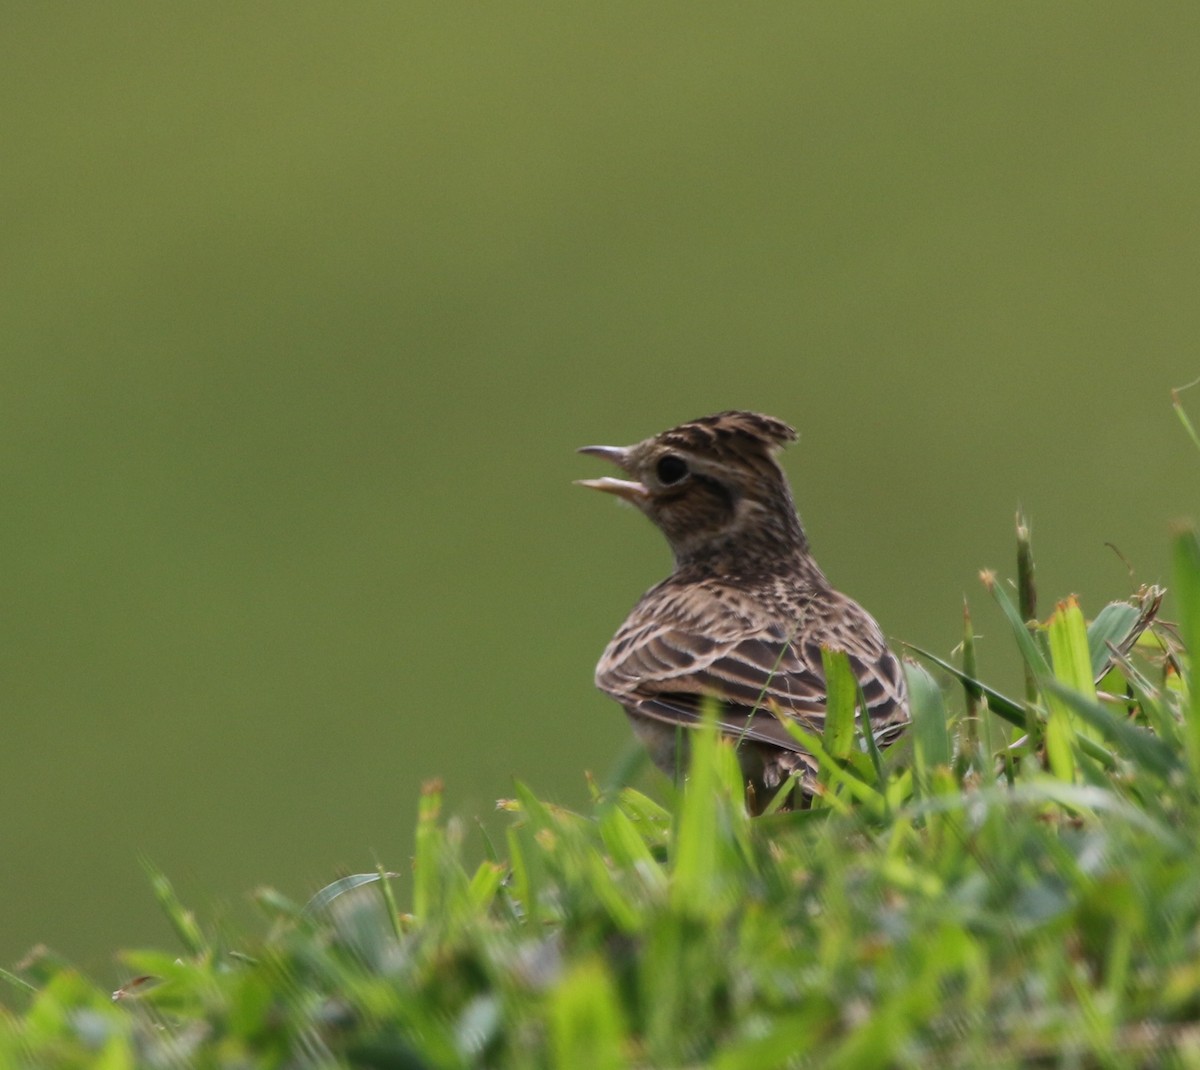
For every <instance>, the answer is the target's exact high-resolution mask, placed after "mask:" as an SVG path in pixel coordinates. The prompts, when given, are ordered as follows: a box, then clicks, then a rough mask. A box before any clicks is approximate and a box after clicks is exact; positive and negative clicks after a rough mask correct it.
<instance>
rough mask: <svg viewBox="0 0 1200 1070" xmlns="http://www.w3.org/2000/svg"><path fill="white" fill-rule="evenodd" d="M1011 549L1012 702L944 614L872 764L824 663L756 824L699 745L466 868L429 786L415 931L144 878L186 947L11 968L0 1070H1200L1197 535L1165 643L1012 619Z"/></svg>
mask: <svg viewBox="0 0 1200 1070" xmlns="http://www.w3.org/2000/svg"><path fill="white" fill-rule="evenodd" d="M1025 540H1026V546H1025V549H1023V550H1022V551H1021V559H1022V560H1023V561H1024V562H1025V563H1024V564H1023V565H1022V566H1021V570H1022V574H1021V576H1020V577H1019V582H1018V584H1017V587H1016V589H1017V591H1019V592H1020V594H1019V597H1018V600H1017V601H1016V602H1014V599H1013V598H1012V597H1011V596H1010V594H1009V589H1008V587H1007V586H1006V585H1005V584H1003V583H1001V582H998V581H996V580H995V579H994V578H992V577H990V576H985V577H984V579H985V586H986V588H987V590H988V592H989V593H990V597H992V598H993V599H994V600H995V601H996V603H997V604H998V606H999V607H1000V611H1001V613H1002V614H1003V616H1004V618H1005V619H1006V620H1007V621H1008V624H1009V632H1010V634H1011V638H1012V641H1013V643H1014V645H1015V646H1016V648H1017V649H1018V651H1019V652H1020V655H1021V658H1022V660H1023V663H1024V665H1025V666H1026V668H1027V688H1028V689H1027V693H1026V694H1023V695H1021V696H1020V697H1009V696H1006V695H1003V694H1000V693H999V692H998V691H996V690H995V689H994V688H991V687H989V686H987V684H986V683H985V682H983V681H981V680H979V679H978V678H977V673H976V669H975V665H974V638H973V632H972V629H971V622H970V616H969V614H965V615H964V620H965V631H964V639H963V644H962V647H961V650H960V651H959V652H958V654H957V655H956V657H955V659H954V660H952V661H951V660H943V659H938V658H935V657H933V656H932V655H925V654H923V653H921V652H918V653H917V657H918V659H919V662H920V663H918V661H912V662H910V664H909V666H908V671H909V678H910V682H911V689H912V698H913V719H914V723H913V725H912V728H911V729H910V731H909V732H908V733H907V734H906V736H905V737H904V738H903V739H902V741H901V742H900V743H898V744H897V745H896V746H895V747H893V748H892V749H891V750H890V751H887V752H885V753H883V754H882V755H881V754H879V753H878V752H876V751H875V750H874V749H873V748H871V747H869V746H867V745H866V744H865V743H864V742H862V738H863V737H862V734H861V733H857V734H856V733H855V732H854V731H853V727H854V723H855V718H856V717H858V716H859V710H858V706H859V703H858V701H857V696H856V694H855V691H854V683H853V677H852V676H851V674H850V671H849V668H848V666H847V665H846V663H845V660H844V658H840V657H836V656H830V657H829V658H828V662H827V670H828V673H829V675H830V682H831V689H832V693H833V696H834V700H833V701H832V702H831V713H830V717H829V719H828V725H827V728H826V731H825V733H824V735H823V737H822V738H820V739H816V738H813V739H809V740H807V742H808V743H809V744H810V745H811V747H812V749H813V751H814V753H816V754H817V755H819V756H820V758H821V774H820V783H821V792H820V794H819V795H818V796H817V797H816V799H815V800H814V803H813V806H812V808H811V809H808V810H804V811H800V812H778V811H777V812H773V813H768V814H767V815H766V816H764V817H762V818H757V819H753V820H752V819H750V818H749V817H747V814H746V808H745V806H744V799H743V788H742V784H741V782H740V779H739V776H738V772H737V763H736V760H735V756H734V753H733V751H732V749H731V747H730V746H729V745H728V744H727V743H725V742H723V741H722V740H720V739H719V738H718V737H717V735H716V733H715V732H714V730H713V729H712V728H711V726H706V727H705V728H704V729H703V730H701V731H699V732H698V733H697V738H696V745H695V746H694V747H693V748H692V755H691V765H690V769H689V770H688V775H687V777H686V779H685V780H684V781H683V782H682V783H681V784H680V785H679V786H677V787H673V786H670V785H665V786H664V795H665V798H666V801H665V802H659V801H657V800H655V799H653V798H651V797H649V796H647V795H646V794H643V793H642V792H639V791H636V790H634V789H633V788H632V787H629V786H627V785H622V784H613V785H610V786H607V787H604V788H601V787H598V786H595V785H593V791H592V800H591V804H590V806H589V808H588V809H587V810H586V812H584V813H574V812H570V811H567V810H563V809H560V808H557V807H554V806H551V805H549V804H548V803H546V802H544V801H542V800H541V799H539V798H538V797H537V795H536V794H535V793H534V792H533V791H532V790H530V789H529V788H527V787H525V786H524V785H522V784H518V785H517V786H516V790H515V793H514V797H513V798H512V799H510V800H507V801H505V802H503V803H502V804H501V805H502V806H503V808H504V809H505V810H507V811H508V813H509V816H510V821H509V824H508V827H507V831H506V837H505V840H504V842H503V843H502V844H491V843H487V844H485V848H486V853H487V855H488V857H487V860H485V861H484V862H482V863H481V864H478V865H468V864H467V863H466V862H465V861H464V859H465V858H466V857H467V856H468V855H469V854H472V853H474V854H477V853H478V850H477V849H475V850H474V851H468V850H467V845H466V844H465V843H464V841H465V839H466V828H467V826H466V825H465V824H464V823H463V822H462V821H461V820H459V819H456V818H454V817H449V818H448V817H446V816H445V815H444V814H443V812H442V793H441V787H440V786H439V785H438V784H436V783H431V784H428V785H426V787H425V789H424V791H423V793H422V796H421V798H420V800H419V803H418V825H417V833H416V845H415V854H414V858H413V860H412V864H413V873H414V880H413V886H412V887H413V891H412V902H411V903H410V904H407V909H406V910H405V909H401V907H400V906H399V905H398V904H397V902H396V901H395V899H394V897H393V895H392V893H391V890H390V885H389V882H388V876H389V875H388V874H386V873H384V872H382V871H380V872H377V873H372V874H361V875H356V876H353V877H347V878H344V879H343V880H341V881H338V882H336V883H335V884H332V885H330V886H329V887H328V888H326V889H324V890H323V891H322V892H321V893H319V894H318V895H317V896H316V897H314V899H313V900H312V901H311V902H310V903H309V904H307V905H305V906H299V905H297V904H293V903H291V902H288V901H287V900H286V899H284V898H283V897H281V896H279V895H278V894H276V893H273V892H269V891H265V892H260V893H259V894H258V896H257V899H258V904H259V906H260V907H261V909H262V912H263V915H264V917H265V919H266V924H265V926H264V929H265V931H264V932H263V933H262V934H261V935H258V936H255V937H245V938H237V939H233V938H230V937H229V936H228V935H226V934H224V933H222V932H219V931H217V930H213V929H210V928H207V927H206V926H205V925H203V924H202V923H200V922H198V921H197V919H196V918H195V917H193V916H192V914H191V913H189V912H188V911H187V910H186V909H185V908H184V907H183V905H182V904H180V903H179V902H178V901H177V899H176V897H175V894H174V892H173V890H172V888H171V885H170V883H169V882H168V880H167V879H166V878H165V877H164V876H163V875H162V874H159V873H156V872H153V871H151V874H150V879H151V882H152V886H153V888H154V891H155V894H156V895H157V897H158V899H159V902H160V904H161V905H162V907H163V909H164V910H165V912H166V914H167V916H168V917H169V918H170V919H171V922H172V924H173V926H174V930H175V932H176V934H177V937H178V941H179V947H178V948H176V949H174V950H171V951H162V950H143V951H127V952H124V953H122V954H121V955H120V961H121V963H122V964H123V967H124V969H125V970H126V971H127V974H128V977H129V981H128V982H127V983H126V984H125V986H124V987H123V988H122V989H120V990H119V991H118V992H117V993H115V994H114V993H109V992H106V991H102V990H101V989H99V988H98V987H97V986H96V985H95V984H94V983H93V982H91V981H90V980H88V979H87V978H85V977H84V976H82V975H80V974H79V973H78V972H76V971H75V970H73V969H72V968H71V967H70V966H69V964H65V963H62V962H59V961H56V960H55V959H54V958H53V957H52V956H50V955H48V954H42V955H41V956H40V957H34V958H33V959H31V960H30V961H29V962H27V963H26V964H25V965H24V966H23V968H22V969H21V970H20V971H19V972H18V973H15V974H14V973H4V974H0V991H4V992H5V995H4V997H3V1006H2V1007H0V1066H3V1067H46V1066H49V1067H63V1068H70V1067H98V1068H103V1070H123V1068H127V1067H197V1068H208V1067H212V1068H217V1067H229V1068H233V1067H380V1068H383V1067H390V1068H418V1067H437V1068H443V1067H444V1068H468V1067H531V1068H535V1067H536V1068H540V1067H562V1068H568V1067H569V1068H572V1070H587V1068H610V1067H611V1068H616V1067H626V1066H647V1067H649V1066H657V1067H693V1066H694V1067H699V1066H705V1067H713V1068H715V1070H742V1068H746V1070H764V1068H770V1067H789V1066H797V1067H799V1066H821V1067H844V1068H859V1067H893V1066H894V1067H920V1068H922V1070H925V1068H928V1067H931V1066H936V1067H980V1066H988V1067H1027V1066H1047V1067H1049V1066H1065V1067H1093V1066H1094V1067H1114V1068H1115V1067H1160V1066H1167V1067H1170V1066H1179V1067H1191V1066H1200V865H1198V864H1197V859H1198V858H1200V684H1198V683H1197V682H1196V681H1195V680H1194V677H1193V669H1192V665H1191V662H1190V659H1189V658H1188V657H1187V655H1186V651H1187V650H1195V649H1197V646H1196V644H1197V643H1198V642H1200V542H1198V541H1197V537H1196V535H1195V533H1194V532H1192V531H1190V530H1184V531H1180V532H1178V533H1177V535H1176V536H1175V543H1174V554H1175V567H1174V592H1173V593H1174V599H1175V606H1176V610H1177V614H1178V617H1179V623H1178V629H1177V630H1176V629H1175V628H1173V627H1171V626H1167V625H1164V624H1163V623H1162V622H1160V621H1158V620H1157V611H1158V608H1159V603H1160V601H1161V592H1159V591H1156V590H1154V589H1150V590H1143V591H1141V592H1138V593H1137V594H1136V595H1135V596H1134V597H1133V598H1131V599H1130V601H1128V602H1124V603H1115V604H1113V605H1110V606H1108V607H1105V608H1103V609H1102V610H1101V611H1100V612H1099V613H1098V614H1097V615H1096V616H1095V618H1094V619H1093V620H1092V621H1091V623H1090V624H1089V623H1088V622H1087V621H1086V620H1085V617H1084V614H1083V610H1082V608H1081V606H1080V604H1079V603H1078V602H1077V600H1075V599H1074V598H1068V599H1065V600H1063V601H1061V602H1059V603H1058V604H1057V605H1056V606H1055V607H1054V609H1053V611H1052V612H1051V613H1050V614H1049V616H1048V617H1047V618H1046V619H1045V620H1044V621H1040V622H1037V621H1030V620H1027V619H1026V617H1027V616H1028V617H1033V616H1034V613H1035V611H1034V609H1033V603H1032V598H1033V584H1032V555H1031V553H1030V552H1029V551H1028V545H1027V542H1028V539H1027V532H1026V535H1025ZM1022 609H1024V610H1025V611H1026V612H1025V613H1023V612H1022ZM922 663H923V664H922Z"/></svg>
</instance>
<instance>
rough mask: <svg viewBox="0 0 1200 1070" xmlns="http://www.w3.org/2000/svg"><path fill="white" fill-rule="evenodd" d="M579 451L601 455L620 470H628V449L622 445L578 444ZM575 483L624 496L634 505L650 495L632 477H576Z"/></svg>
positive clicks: (593, 455) (596, 455)
mask: <svg viewBox="0 0 1200 1070" xmlns="http://www.w3.org/2000/svg"><path fill="white" fill-rule="evenodd" d="M579 452H580V453H586V454H589V455H590V456H592V457H603V458H604V459H605V460H606V461H611V462H612V463H613V464H615V465H616V466H617V467H618V468H620V469H621V470H622V471H624V472H628V471H629V450H628V449H627V448H626V447H624V446H580V447H579ZM575 483H576V484H577V485H578V486H580V487H591V488H592V489H593V490H602V491H604V492H605V493H606V494H615V495H616V496H617V497H618V498H624V499H625V501H627V502H631V503H632V504H634V505H638V504H640V503H642V502H644V501H645V500H646V499H647V498H648V497H649V496H650V492H649V491H648V490H647V489H646V488H645V487H644V486H643V485H642V484H641V483H637V482H635V481H634V480H632V479H613V477H612V476H604V478H603V479H577V480H575Z"/></svg>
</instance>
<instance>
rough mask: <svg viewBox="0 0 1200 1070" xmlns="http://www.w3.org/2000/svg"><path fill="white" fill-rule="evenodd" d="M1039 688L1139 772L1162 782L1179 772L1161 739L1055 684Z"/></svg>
mask: <svg viewBox="0 0 1200 1070" xmlns="http://www.w3.org/2000/svg"><path fill="white" fill-rule="evenodd" d="M1042 686H1043V687H1044V688H1046V689H1047V690H1049V691H1051V692H1052V693H1053V694H1054V695H1055V697H1056V699H1057V700H1058V701H1060V702H1063V703H1065V704H1066V705H1068V706H1070V708H1071V710H1072V712H1074V713H1076V714H1078V715H1079V716H1080V717H1082V718H1083V719H1084V720H1085V721H1087V722H1088V724H1090V725H1092V726H1093V727H1094V728H1095V729H1096V730H1097V731H1098V732H1100V734H1101V735H1103V736H1104V738H1105V739H1107V740H1108V741H1109V742H1110V743H1111V744H1112V745H1113V749H1114V750H1115V751H1116V752H1117V753H1118V754H1123V755H1125V756H1126V757H1128V758H1129V760H1130V761H1132V762H1134V763H1135V764H1136V765H1138V766H1140V767H1141V768H1142V769H1145V770H1147V771H1148V772H1150V773H1153V774H1154V775H1155V776H1156V777H1158V778H1160V779H1162V780H1165V779H1167V778H1168V777H1170V776H1171V775H1173V774H1174V773H1175V772H1176V771H1177V770H1178V769H1180V767H1181V766H1180V761H1179V757H1178V756H1177V755H1176V754H1175V752H1174V751H1173V750H1172V749H1171V748H1170V747H1169V746H1167V745H1166V744H1165V743H1164V742H1163V741H1162V740H1161V739H1158V738H1157V737H1156V736H1154V735H1151V733H1149V732H1147V731H1146V730H1145V729H1144V728H1139V727H1138V726H1137V725H1135V724H1132V723H1130V722H1129V721H1128V720H1127V719H1125V718H1124V717H1118V716H1116V715H1115V714H1114V713H1113V712H1112V711H1111V710H1109V709H1108V708H1106V707H1105V706H1103V705H1101V704H1100V703H1099V702H1098V701H1097V700H1096V699H1095V698H1089V697H1088V696H1086V695H1081V694H1080V693H1079V692H1078V691H1076V690H1075V689H1074V688H1071V687H1067V686H1065V685H1064V684H1063V683H1061V682H1060V681H1058V680H1043V681H1042Z"/></svg>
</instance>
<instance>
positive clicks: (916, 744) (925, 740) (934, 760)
mask: <svg viewBox="0 0 1200 1070" xmlns="http://www.w3.org/2000/svg"><path fill="white" fill-rule="evenodd" d="M905 672H906V675H907V677H908V689H909V705H910V707H911V709H912V720H913V723H912V733H913V750H914V755H915V762H916V770H917V780H918V782H919V783H920V784H921V785H922V791H923V793H927V792H928V790H929V785H930V777H931V775H932V773H933V771H934V770H935V769H938V768H942V767H946V766H949V764H950V759H951V743H950V732H949V729H948V727H947V719H946V707H945V704H944V703H943V702H942V692H941V690H940V689H939V688H938V685H937V683H936V682H935V680H934V679H933V677H932V676H930V675H929V673H927V672H926V671H925V670H924V669H923V668H921V666H919V665H913V664H908V665H905Z"/></svg>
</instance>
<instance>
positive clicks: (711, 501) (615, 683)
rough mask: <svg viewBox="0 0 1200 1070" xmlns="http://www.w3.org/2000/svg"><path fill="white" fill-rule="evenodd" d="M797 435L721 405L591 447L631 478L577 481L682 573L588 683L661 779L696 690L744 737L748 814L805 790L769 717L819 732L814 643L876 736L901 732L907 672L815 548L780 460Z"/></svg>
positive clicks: (797, 758)
mask: <svg viewBox="0 0 1200 1070" xmlns="http://www.w3.org/2000/svg"><path fill="white" fill-rule="evenodd" d="M795 439H796V432H795V431H794V430H793V429H792V428H791V427H789V426H788V425H787V424H785V423H784V422H783V421H782V420H777V419H775V418H774V417H771V416H765V415H763V414H761V413H755V412H721V413H717V414H716V415H715V416H705V417H703V418H701V419H699V420H692V421H690V422H689V423H686V424H681V425H680V426H679V427H674V428H671V430H669V431H664V432H663V433H662V434H660V435H655V436H654V437H653V438H648V439H646V440H645V441H644V442H639V443H637V444H636V445H633V446H584V447H583V448H582V449H581V450H580V451H579V452H580V453H588V454H593V455H595V456H597V457H603V458H605V459H606V460H608V461H611V462H613V463H614V464H616V465H617V466H618V467H619V468H620V469H622V470H623V472H624V473H625V474H626V475H627V476H629V477H630V478H629V479H613V478H611V477H605V478H603V479H587V480H580V481H579V482H580V484H581V485H582V486H585V487H593V488H595V489H596V490H602V491H607V492H608V493H610V494H615V495H617V497H619V498H623V499H624V500H625V501H627V502H630V503H632V504H633V505H635V506H637V507H638V508H639V509H640V510H641V511H642V512H643V513H645V514H646V515H647V516H648V517H649V518H650V519H651V520H652V521H654V523H655V524H657V525H658V527H659V528H661V529H662V532H663V534H664V535H666V537H667V541H668V542H669V543H670V544H671V549H672V551H673V552H674V554H675V571H674V572H672V573H671V575H670V576H668V577H667V578H666V579H665V580H663V581H662V582H661V583H660V584H658V585H657V586H655V587H652V588H651V589H650V590H649V591H647V592H646V593H645V594H644V595H643V596H642V598H641V601H639V602H638V603H637V605H636V606H634V608H633V611H632V612H631V613H630V614H629V617H628V618H627V619H626V621H625V623H624V624H622V625H621V627H620V628H619V629H618V631H617V634H616V635H615V636H613V639H612V642H610V643H609V644H608V649H607V650H605V651H604V656H603V657H601V659H600V663H599V664H598V665H597V666H596V686H597V687H599V688H600V690H601V691H603V692H604V693H605V694H607V695H610V696H611V697H612V698H614V699H616V700H617V702H619V703H620V704H621V705H622V706H623V707H625V712H626V713H627V714H628V715H629V719H630V721H631V722H632V724H633V728H634V731H635V732H636V733H637V735H638V737H639V738H640V739H641V740H642V742H643V743H644V744H645V745H646V747H647V748H648V750H649V751H650V756H651V757H652V758H653V760H654V762H655V764H656V765H658V766H659V768H661V769H663V770H664V771H665V772H667V773H668V774H670V773H673V772H675V771H676V770H677V769H678V768H679V765H680V764H682V762H683V760H684V756H683V755H677V754H676V742H677V740H678V739H685V740H686V735H687V733H686V732H680V731H679V729H680V728H681V727H682V728H688V727H691V726H694V725H695V724H696V723H697V722H698V721H699V720H700V717H701V706H702V703H703V701H704V699H705V697H708V696H710V697H712V698H714V699H716V700H717V701H718V702H719V710H720V715H719V716H720V721H719V724H720V728H721V730H722V731H723V732H724V733H726V734H727V735H729V736H730V737H733V738H735V739H736V740H738V758H739V762H740V764H741V767H742V772H743V774H744V775H745V777H746V780H747V784H748V787H749V789H750V793H749V794H750V804H751V806H752V808H761V807H762V806H764V805H765V804H766V802H767V801H769V799H770V798H771V797H772V796H773V795H774V793H775V792H776V791H777V790H778V789H779V788H780V786H781V785H782V784H783V783H784V782H785V781H786V780H787V778H788V777H791V776H793V775H794V776H795V778H796V784H797V785H798V787H799V789H800V791H801V793H802V794H810V793H811V791H812V787H813V773H814V770H815V764H816V763H815V761H814V759H813V758H812V756H811V755H809V754H807V753H805V751H804V750H803V748H802V747H800V745H799V744H798V743H797V742H796V741H795V740H794V739H793V738H792V737H791V736H790V735H789V734H788V733H787V731H786V730H785V729H784V728H783V726H782V725H781V724H780V723H779V721H778V720H777V716H778V715H782V716H785V717H791V718H794V719H795V720H796V721H797V722H798V723H799V724H801V725H803V726H804V727H805V728H807V729H808V730H810V731H813V732H816V733H820V732H821V730H822V727H823V725H824V717H825V703H826V689H825V675H824V670H823V667H822V659H821V648H822V647H827V648H829V649H831V650H841V651H845V653H846V654H847V656H848V657H849V661H850V665H851V666H852V668H853V670H854V673H855V675H856V676H857V678H858V682H859V685H860V686H861V688H862V694H863V699H864V701H865V703H866V708H867V713H868V716H869V720H870V724H871V727H872V731H873V734H874V736H875V739H876V741H877V742H878V744H879V745H880V746H886V745H887V744H889V743H891V742H893V741H894V740H895V739H896V737H897V736H898V735H899V734H900V732H901V731H902V730H903V729H904V727H905V725H907V724H908V696H907V690H906V687H905V682H904V673H903V671H902V669H901V666H900V663H899V661H898V660H897V659H896V656H895V655H894V654H893V653H892V652H891V651H890V650H889V649H888V646H887V643H886V641H885V640H884V637H883V633H882V632H881V631H880V629H879V625H878V624H876V623H875V620H874V618H872V617H871V615H870V614H869V613H867V611H866V610H865V609H863V608H862V606H860V605H859V604H858V603H857V602H855V601H853V600H852V599H850V598H847V597H846V596H845V595H844V594H841V593H840V592H839V591H836V590H834V589H833V587H832V586H830V584H829V581H828V580H827V579H826V578H825V575H824V573H822V572H821V570H820V568H818V567H817V563H816V561H814V560H813V557H812V554H811V553H810V552H809V546H808V539H807V538H806V537H805V534H804V529H803V527H802V526H801V524H800V517H799V516H798V515H797V513H796V506H795V504H794V503H793V501H792V493H791V489H790V488H789V486H788V482H787V477H786V476H785V475H784V473H783V470H782V469H781V468H780V467H779V464H778V462H777V461H776V459H775V453H776V452H777V451H778V450H779V449H780V448H782V447H783V446H785V445H787V444H788V443H790V442H794V441H795Z"/></svg>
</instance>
